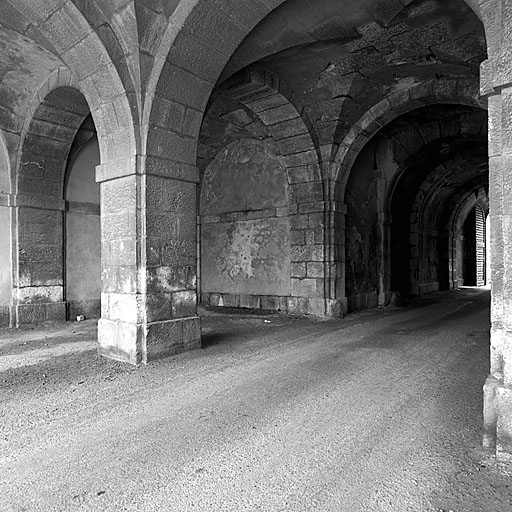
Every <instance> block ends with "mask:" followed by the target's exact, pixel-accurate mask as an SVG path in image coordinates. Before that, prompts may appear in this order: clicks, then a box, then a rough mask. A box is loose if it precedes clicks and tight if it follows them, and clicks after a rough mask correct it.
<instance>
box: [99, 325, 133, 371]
mask: <svg viewBox="0 0 512 512" xmlns="http://www.w3.org/2000/svg"><path fill="white" fill-rule="evenodd" d="M98 344H99V346H98V354H99V355H102V356H105V357H109V358H110V359H115V360H117V361H123V362H126V363H132V364H138V363H140V361H141V359H142V329H141V328H138V327H137V325H136V324H132V323H126V322H118V321H115V320H109V319H106V318H100V320H98Z"/></svg>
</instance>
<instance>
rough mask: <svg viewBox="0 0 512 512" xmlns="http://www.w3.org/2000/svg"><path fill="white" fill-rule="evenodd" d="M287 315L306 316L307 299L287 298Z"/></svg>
mask: <svg viewBox="0 0 512 512" xmlns="http://www.w3.org/2000/svg"><path fill="white" fill-rule="evenodd" d="M287 302H288V308H287V309H288V313H290V314H291V315H307V313H308V299H306V298H305V297H288V300H287Z"/></svg>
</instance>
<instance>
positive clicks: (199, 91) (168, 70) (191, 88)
mask: <svg viewBox="0 0 512 512" xmlns="http://www.w3.org/2000/svg"><path fill="white" fill-rule="evenodd" d="M169 84H174V86H173V87H169ZM211 88H212V83H211V82H209V81H207V80H205V79H203V78H201V77H199V76H196V75H194V74H193V73H191V72H190V71H188V70H186V69H183V68H180V67H178V66H174V65H171V64H169V61H166V62H165V64H164V66H163V68H162V73H161V78H160V80H159V82H158V87H157V95H158V96H162V97H164V98H167V99H170V100H173V101H175V102H177V103H181V104H182V105H186V106H190V107H193V108H195V109H197V110H199V111H202V110H204V107H205V106H206V102H207V101H208V98H209V97H210V91H211Z"/></svg>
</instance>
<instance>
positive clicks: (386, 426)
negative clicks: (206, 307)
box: [0, 289, 512, 512]
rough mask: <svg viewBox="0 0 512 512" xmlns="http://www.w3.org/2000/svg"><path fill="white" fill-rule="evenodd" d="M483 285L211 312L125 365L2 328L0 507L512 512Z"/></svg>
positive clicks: (90, 335) (90, 344)
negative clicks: (497, 454)
mask: <svg viewBox="0 0 512 512" xmlns="http://www.w3.org/2000/svg"><path fill="white" fill-rule="evenodd" d="M488 293H489V292H488V290H482V289H480V290H476V289H464V290H461V291H455V292H450V293H444V294H436V295H435V296H432V297H429V299H428V300H424V301H422V302H420V303H417V304H416V305H414V306H408V307H403V308H385V309H379V310H374V311H370V312H363V313H359V314H355V315H350V316H349V317H347V318H346V319H344V320H330V321H323V322H320V321H313V320H308V319H301V318H294V319H293V318H286V317H281V316H277V315H267V316H265V315H257V316H251V315H247V314H230V315H220V314H217V313H213V312H209V313H205V314H204V315H203V319H202V323H203V334H204V336H203V338H204V339H203V342H204V343H203V348H202V349H201V350H198V351H195V352H191V353H188V354H183V355H180V356H177V357H174V358H169V359H165V360H161V361H158V362H156V363H153V364H151V365H149V366H145V367H135V366H129V365H126V364H122V363H117V362H114V361H110V360H107V359H103V358H102V359H100V358H98V357H97V355H96V346H95V332H96V324H95V322H94V321H90V320H86V321H85V322H80V323H76V322H74V323H68V324H54V325H47V326H43V327H39V328H38V329H24V330H20V331H10V330H3V331H0V401H1V408H0V414H1V422H0V489H1V491H2V493H1V496H0V510H2V511H4V510H5V511H36V510H37V511H45V512H46V511H74V510H84V511H85V510H87V511H121V510H126V511H208V512H210V511H223V512H224V511H272V512H274V511H312V510H319V511H337V512H363V511H386V512H387V511H389V512H391V511H393V512H400V511H428V512H433V511H436V512H441V511H445V512H448V511H450V510H451V511H454V512H464V511H468V512H477V511H482V512H498V511H499V512H508V511H512V468H510V467H508V466H504V465H500V464H497V463H496V462H495V461H494V459H493V457H491V456H490V455H488V454H485V453H483V452H482V451H481V450H480V439H481V423H482V419H481V415H482V385H483V382H484V380H485V378H486V376H487V373H488V370H489V356H488V351H489V347H488V345H489V321H488V316H489V309H488V302H489V295H488Z"/></svg>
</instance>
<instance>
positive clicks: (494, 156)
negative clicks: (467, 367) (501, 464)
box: [481, 59, 512, 461]
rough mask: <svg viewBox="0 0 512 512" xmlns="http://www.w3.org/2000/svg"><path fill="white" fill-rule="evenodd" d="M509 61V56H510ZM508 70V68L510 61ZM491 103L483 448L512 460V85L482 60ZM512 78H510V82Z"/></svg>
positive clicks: (485, 88) (483, 79)
mask: <svg viewBox="0 0 512 512" xmlns="http://www.w3.org/2000/svg"><path fill="white" fill-rule="evenodd" d="M509 61H510V59H509ZM507 69H510V66H509V64H507ZM481 70H482V77H481V86H482V94H485V95H487V96H488V106H489V200H490V233H491V236H490V240H489V243H490V255H491V281H492V286H491V349H490V350H491V354H490V355H491V368H490V375H489V377H488V378H487V380H486V382H485V385H484V435H483V445H484V448H487V449H491V450H495V451H496V457H497V459H498V460H504V461H510V460H512V173H511V170H512V126H511V124H510V119H511V118H512V87H511V86H510V85H507V86H503V87H498V86H497V83H501V82H502V81H503V80H498V79H499V77H498V76H496V74H495V72H494V71H495V66H494V63H493V62H492V61H486V62H484V63H483V64H482V67H481ZM511 81H512V80H510V79H508V80H507V82H511Z"/></svg>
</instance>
